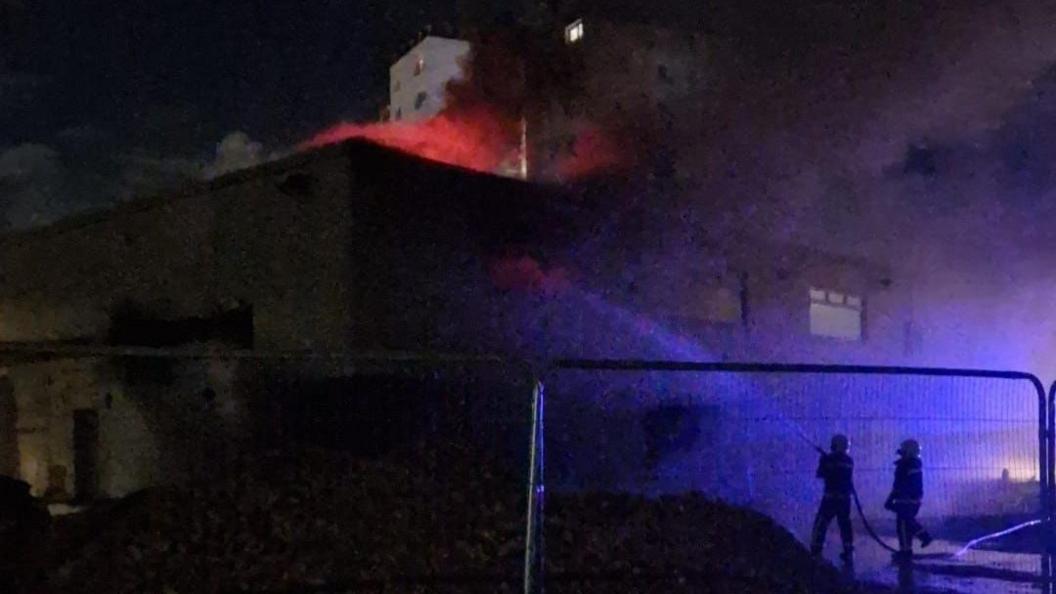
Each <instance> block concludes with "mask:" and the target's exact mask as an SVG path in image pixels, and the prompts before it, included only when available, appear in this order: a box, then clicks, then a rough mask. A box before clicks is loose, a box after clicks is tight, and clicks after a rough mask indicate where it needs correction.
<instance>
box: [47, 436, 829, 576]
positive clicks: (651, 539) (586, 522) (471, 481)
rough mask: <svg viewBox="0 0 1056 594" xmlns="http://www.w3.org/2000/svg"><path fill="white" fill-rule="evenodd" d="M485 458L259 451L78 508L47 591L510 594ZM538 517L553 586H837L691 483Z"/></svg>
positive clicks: (748, 515)
mask: <svg viewBox="0 0 1056 594" xmlns="http://www.w3.org/2000/svg"><path fill="white" fill-rule="evenodd" d="M495 468H501V466H500V465H498V464H497V463H496V462H495V461H494V460H488V459H487V458H486V457H484V456H480V455H479V454H476V453H474V454H472V455H471V454H470V453H469V452H466V451H446V452H429V453H428V454H420V455H415V456H406V457H404V458H403V459H401V460H395V461H394V460H388V461H386V462H364V461H361V460H354V459H351V458H348V457H344V456H340V455H335V454H332V453H324V452H319V451H305V452H300V453H297V454H295V455H293V454H286V455H282V456H278V455H273V456H264V457H261V458H259V459H257V460H255V461H254V464H252V465H250V466H247V470H246V471H245V472H242V473H240V474H238V476H234V477H231V478H229V479H227V480H225V481H223V482H218V483H215V484H211V485H208V486H196V487H186V488H157V489H152V490H149V491H145V492H142V493H139V494H137V495H135V496H132V497H130V498H127V499H126V500H124V501H122V502H120V503H119V504H117V505H110V506H107V507H105V508H101V509H99V510H97V511H94V512H89V513H88V514H87V515H85V516H82V517H80V518H79V519H77V520H75V521H76V523H77V526H78V527H79V528H78V530H80V531H81V532H82V533H84V532H85V531H86V526H91V528H89V529H87V531H88V532H91V534H92V538H90V539H88V540H86V542H85V543H84V544H83V546H78V547H76V548H74V549H71V550H68V551H67V552H66V554H65V557H66V558H65V559H64V560H63V561H62V563H61V566H60V567H58V568H56V570H55V571H54V572H53V576H52V586H53V587H52V590H53V591H56V592H71V593H81V592H85V593H87V592H113V593H125V592H128V593H131V592H165V593H174V594H177V593H178V594H185V593H192V592H193V593H208V592H231V591H253V592H282V591H286V592H293V591H305V590H306V589H312V588H316V589H317V590H316V591H326V592H335V591H339V592H344V591H348V592H353V591H355V592H362V591H381V590H386V591H400V592H415V591H423V592H424V591H431V592H435V591H461V592H468V591H474V592H501V591H511V592H512V591H516V590H518V589H519V588H520V587H521V585H520V579H521V577H520V576H521V571H522V567H523V554H524V511H525V490H524V488H523V476H520V475H518V474H514V473H507V472H504V471H496V470H494V469H495ZM546 513H547V522H546V535H547V538H546V559H547V567H546V571H547V574H548V579H547V588H548V590H551V591H559V592H560V591H564V592H631V591H636V592H640V591H660V590H663V591H686V592H764V591H765V592H777V591H794V592H837V591H841V586H840V585H839V576H838V575H837V573H836V572H835V570H833V569H832V568H831V567H828V566H821V565H818V564H816V563H814V562H813V561H812V560H811V559H810V557H809V555H808V554H807V552H806V551H805V550H804V549H803V547H802V546H800V545H799V543H797V542H796V541H795V540H794V538H793V537H792V536H791V535H790V534H789V533H788V532H787V531H785V530H783V529H782V528H780V527H779V526H777V525H775V524H774V523H773V522H772V521H770V520H769V519H767V518H765V517H763V516H760V515H759V514H756V513H753V512H750V511H745V510H739V509H736V508H732V507H729V506H727V505H725V504H722V503H719V502H715V501H711V500H708V499H706V498H704V497H702V496H700V495H685V496H680V497H671V498H664V499H660V500H649V499H645V498H641V497H635V496H624V495H606V494H583V495H572V496H558V497H553V498H551V500H550V501H548V502H547V510H546ZM71 521H73V520H71ZM60 530H61V529H60ZM324 586H325V588H324Z"/></svg>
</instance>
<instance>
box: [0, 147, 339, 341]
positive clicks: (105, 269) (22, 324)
mask: <svg viewBox="0 0 1056 594" xmlns="http://www.w3.org/2000/svg"><path fill="white" fill-rule="evenodd" d="M345 163H347V161H346V160H345V159H344V158H343V156H342V155H341V153H340V151H331V152H329V153H326V152H324V153H322V154H317V155H315V156H314V158H313V159H311V160H304V159H300V160H298V159H292V160H287V161H284V162H282V163H281V164H279V165H278V166H275V167H265V168H261V169H257V170H254V171H253V173H252V174H250V175H248V176H244V174H234V175H233V176H228V177H225V178H222V179H221V180H219V181H218V182H215V183H214V184H212V185H211V186H206V187H201V188H196V189H193V190H190V191H188V192H187V193H186V194H184V195H181V196H177V197H173V198H166V199H159V200H148V201H141V202H136V203H132V204H128V205H126V206H123V207H118V208H117V209H115V210H114V211H113V212H107V213H101V214H90V215H85V216H80V217H74V218H72V219H69V220H67V221H65V222H61V223H59V224H57V225H54V226H51V227H47V228H44V229H41V230H39V231H31V232H28V233H24V234H18V235H14V236H12V237H9V238H7V239H5V240H3V241H0V275H2V276H0V279H2V282H0V308H2V310H3V311H4V312H5V315H4V316H3V318H2V319H0V341H5V342H29V341H54V340H66V339H74V338H85V337H90V338H99V337H102V336H104V335H105V334H106V332H107V330H108V327H109V321H110V315H111V313H112V312H113V311H114V308H115V307H117V306H119V305H120V304H122V303H124V302H132V303H134V304H136V305H137V306H139V307H142V308H144V309H145V310H147V311H148V312H150V313H152V314H155V315H157V316H159V317H164V318H169V319H178V318H185V317H191V316H200V315H206V314H210V313H215V312H216V311H217V310H218V309H221V308H224V307H227V306H229V305H230V304H231V303H234V302H238V301H241V302H244V303H246V304H250V305H252V306H253V310H254V332H255V336H256V337H257V338H258V339H259V340H260V341H261V345H262V346H265V347H268V348H283V349H295V348H303V347H304V346H305V345H304V343H303V340H302V339H301V338H300V337H301V336H302V335H305V334H307V335H311V336H314V337H319V338H318V340H319V341H324V342H329V343H331V344H332V343H334V341H337V340H338V339H339V338H338V337H340V335H341V331H340V330H339V329H337V328H336V327H334V326H333V324H334V323H335V318H334V316H337V318H336V320H337V321H338V322H340V321H341V320H343V310H342V309H341V308H334V307H333V304H334V303H335V302H336V301H339V300H342V299H343V298H344V296H343V293H342V291H343V290H344V289H343V286H342V284H341V280H342V277H341V276H340V275H333V274H331V272H333V271H336V270H339V269H341V267H342V266H343V264H340V263H337V260H338V259H340V258H341V257H342V255H343V252H342V250H340V249H334V247H335V246H337V245H340V244H342V243H343V240H342V239H341V237H340V234H342V233H346V234H347V232H348V230H347V214H346V213H347V195H348V194H347V188H348V185H347V171H346V165H345ZM291 178H292V179H294V180H295V182H292V183H291V182H290V181H289V180H290V179H291ZM284 184H285V186H284ZM298 185H305V187H306V188H307V189H306V190H304V192H301V193H298V192H299V190H297V189H295V188H294V186H298ZM283 187H286V188H287V189H286V190H285V191H284V190H283V189H282V188H283ZM305 328H309V329H311V331H310V332H304V331H303V330H304V329H305Z"/></svg>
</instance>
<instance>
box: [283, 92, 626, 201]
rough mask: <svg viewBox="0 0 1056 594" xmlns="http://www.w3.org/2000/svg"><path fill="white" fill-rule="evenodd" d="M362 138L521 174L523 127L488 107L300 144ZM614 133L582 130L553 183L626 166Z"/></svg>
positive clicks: (354, 127)
mask: <svg viewBox="0 0 1056 594" xmlns="http://www.w3.org/2000/svg"><path fill="white" fill-rule="evenodd" d="M354 138H360V139H364V140H369V141H371V142H375V143H377V144H380V145H382V146H386V147H389V148H392V149H395V150H399V151H402V152H405V153H408V154H411V155H415V156H418V157H421V158H423V159H428V160H430V161H437V162H440V163H445V164H447V165H454V166H456V167H463V168H465V169H470V170H472V171H479V172H483V173H512V174H517V175H519V174H520V173H521V171H520V163H521V150H522V145H521V142H520V123H519V122H511V121H509V118H506V117H504V116H503V114H501V113H500V111H499V110H497V109H494V108H491V107H488V106H475V107H473V108H472V109H459V110H453V109H452V110H445V111H443V112H441V113H440V114H438V115H436V116H434V117H432V118H430V119H427V120H423V121H419V122H398V121H393V122H382V123H373V124H353V123H345V122H342V123H339V124H336V125H334V126H331V127H330V128H327V129H326V130H323V131H322V132H320V133H318V134H316V135H315V136H313V137H312V138H311V139H309V140H308V141H306V142H304V143H302V144H301V148H302V149H313V148H318V147H321V146H326V145H328V144H334V143H338V142H343V141H345V140H350V139H354ZM618 145H619V143H617V142H616V141H615V139H614V137H613V135H612V134H611V133H608V132H607V131H606V130H604V129H603V128H601V127H600V126H595V125H584V126H581V127H580V129H579V130H578V131H577V133H576V134H575V136H574V137H573V140H572V142H571V143H570V144H569V146H567V147H564V148H566V149H567V150H565V151H563V152H559V153H557V154H556V155H555V156H554V157H553V161H552V162H551V163H548V164H547V165H548V167H547V168H546V169H547V173H548V174H549V175H547V176H546V178H547V179H548V181H557V182H566V181H575V180H580V179H586V178H589V177H592V176H595V175H598V174H602V173H607V172H610V171H613V170H615V169H617V168H620V167H623V166H625V165H626V161H627V160H626V159H624V158H623V157H622V156H621V152H620V150H619V146H618Z"/></svg>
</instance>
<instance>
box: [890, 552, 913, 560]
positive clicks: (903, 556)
mask: <svg viewBox="0 0 1056 594" xmlns="http://www.w3.org/2000/svg"><path fill="white" fill-rule="evenodd" d="M891 560H892V561H894V562H895V563H905V562H907V561H912V560H913V551H896V552H894V553H891Z"/></svg>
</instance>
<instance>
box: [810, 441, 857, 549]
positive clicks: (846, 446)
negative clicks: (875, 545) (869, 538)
mask: <svg viewBox="0 0 1056 594" xmlns="http://www.w3.org/2000/svg"><path fill="white" fill-rule="evenodd" d="M819 449H820V448H819ZM829 449H830V451H829V453H827V454H826V453H822V455H821V459H820V460H818V471H817V473H816V476H817V477H818V478H819V479H821V480H823V481H824V482H825V494H824V495H823V496H822V499H821V505H820V506H819V507H818V514H817V516H815V518H814V530H813V534H812V536H811V544H810V551H811V553H812V554H814V555H815V556H820V555H821V550H822V548H823V547H824V545H825V533H826V532H828V530H829V524H830V523H831V522H832V519H833V518H836V523H837V524H838V525H839V527H840V540H841V541H843V553H841V554H840V559H842V560H843V562H844V563H847V564H850V563H852V562H853V561H854V532H853V530H852V528H851V495H852V494H853V492H854V483H853V480H852V479H853V476H854V460H853V459H851V457H850V456H849V455H847V452H848V450H850V449H851V442H850V440H848V439H847V436H846V435H833V436H832V441H831V442H830V444H829Z"/></svg>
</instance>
